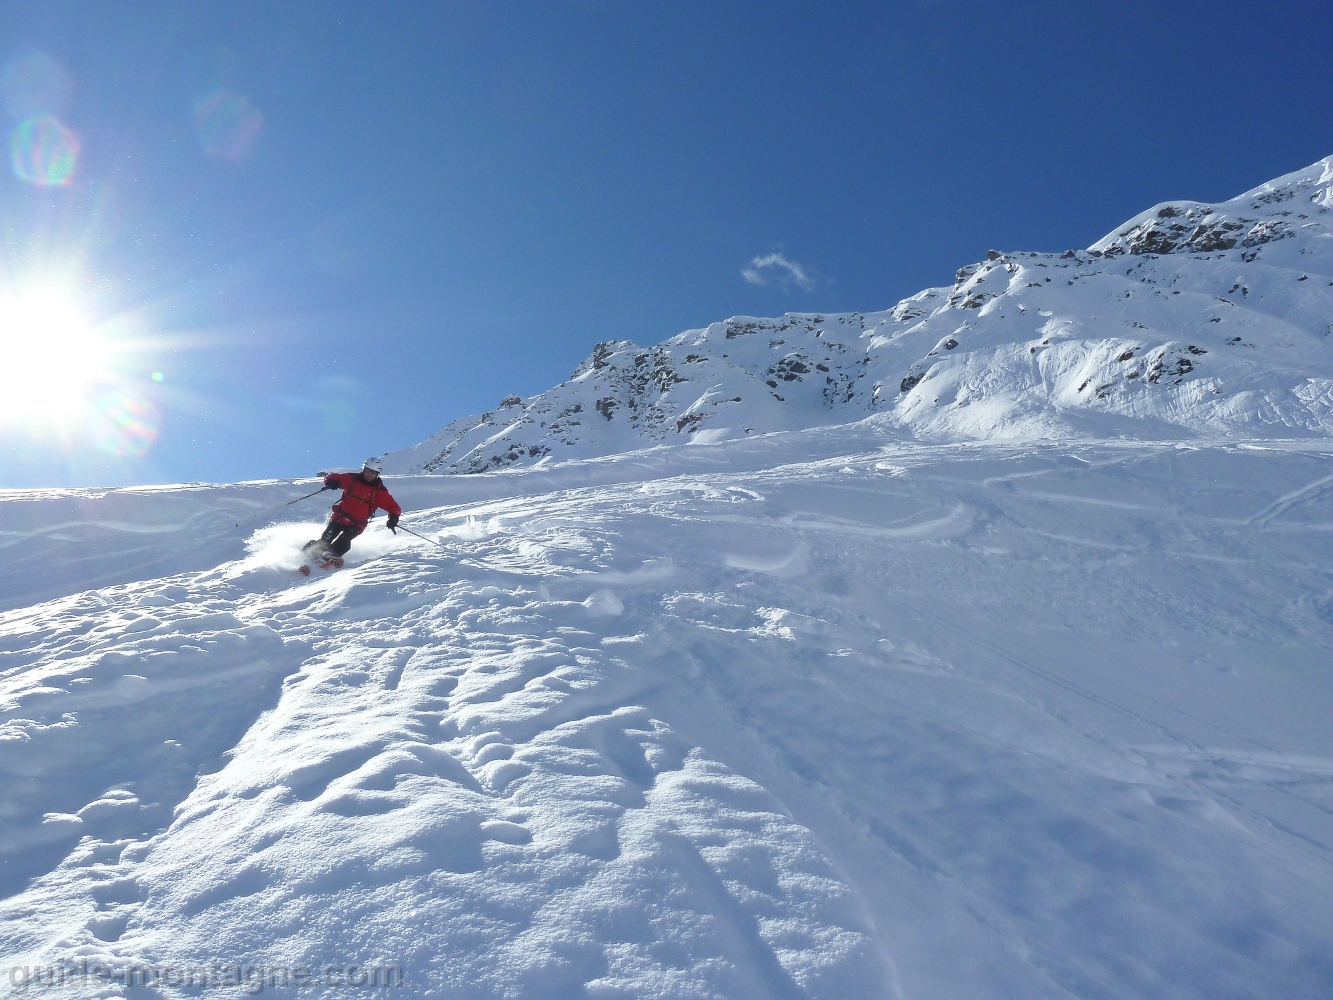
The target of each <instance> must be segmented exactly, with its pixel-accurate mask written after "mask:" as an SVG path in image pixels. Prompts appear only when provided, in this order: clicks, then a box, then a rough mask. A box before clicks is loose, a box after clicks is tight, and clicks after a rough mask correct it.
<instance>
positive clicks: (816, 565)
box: [0, 417, 1333, 1000]
mask: <svg viewBox="0 0 1333 1000" xmlns="http://www.w3.org/2000/svg"><path fill="white" fill-rule="evenodd" d="M876 419H887V418H882V417H881V418H876ZM390 484H391V485H392V486H393V487H394V488H395V491H396V492H397V493H398V495H399V496H400V497H401V498H402V499H403V500H404V503H405V506H406V507H408V508H409V510H410V513H409V514H407V515H406V516H405V518H404V524H405V525H411V526H413V527H414V528H415V529H416V530H418V531H420V532H421V533H422V534H424V535H426V536H428V537H429V538H430V539H434V540H435V541H426V540H422V539H417V538H413V537H411V536H404V535H402V534H400V535H398V536H392V535H389V534H388V533H387V532H385V531H384V530H383V529H382V528H372V530H371V531H370V532H368V533H367V535H366V536H364V537H363V539H362V540H361V541H359V542H358V544H357V547H356V548H354V550H353V553H352V558H351V560H350V562H349V565H348V567H347V568H346V569H344V570H342V571H340V572H337V573H333V574H326V575H317V576H316V577H314V578H312V579H310V580H304V579H300V578H298V577H296V576H295V575H294V574H292V573H291V571H290V567H291V566H292V565H294V563H295V560H296V550H297V546H298V545H299V543H300V542H301V541H303V540H304V539H305V538H307V537H309V536H310V534H311V533H312V532H313V531H314V530H315V528H316V526H317V523H318V522H317V521H316V520H314V518H316V517H317V510H316V509H315V507H314V505H315V501H310V502H309V503H310V506H309V507H306V508H296V510H299V511H303V513H302V514H300V515H297V514H295V513H294V514H293V517H297V516H301V517H308V518H311V520H307V521H295V520H294V521H292V522H289V523H275V524H269V525H265V526H264V527H261V528H259V529H258V530H253V531H249V532H246V531H237V530H236V529H234V527H233V524H234V522H235V520H236V519H238V517H239V516H240V515H241V513H242V512H247V511H255V510H258V509H261V507H262V505H265V504H270V503H275V502H277V501H278V500H279V499H282V498H286V497H292V496H299V495H300V493H301V492H306V489H305V488H304V484H299V483H292V484H282V483H268V484H248V485H240V486H224V487H211V488H205V487H181V488H163V489H158V490H134V491H110V492H107V493H106V494H104V495H101V496H93V495H91V494H90V493H88V492H87V491H84V492H81V493H77V494H76V493H54V492H53V493H47V494H10V495H7V496H6V497H5V498H4V502H5V503H6V505H7V508H8V510H9V511H10V512H11V516H10V517H8V518H7V522H8V523H13V524H18V525H22V528H21V529H16V530H15V531H14V532H13V533H12V534H11V535H10V536H8V539H7V541H8V547H7V550H6V551H7V555H8V556H9V558H10V560H11V566H18V567H40V566H48V567H54V568H52V569H50V570H49V572H47V573H46V574H45V575H44V576H42V577H41V581H42V582H41V592H40V594H39V595H37V596H35V597H34V599H32V600H25V593H24V584H23V582H22V579H21V577H19V576H18V575H17V574H15V573H12V572H11V574H9V575H8V576H7V577H6V578H5V580H4V581H3V584H2V586H3V588H4V589H3V591H0V596H2V597H3V600H4V602H5V605H6V606H7V607H8V610H6V611H4V612H3V613H0V705H3V714H2V715H0V809H3V813H4V817H5V821H4V824H3V826H2V827H0V873H2V883H3V887H2V889H0V891H2V892H3V894H4V899H3V901H0V968H3V969H4V970H5V976H6V977H9V976H11V975H12V976H13V977H14V978H12V979H9V978H6V979H5V980H4V981H5V982H6V983H12V984H14V985H15V990H14V991H15V993H22V992H23V990H22V989H21V987H22V985H23V983H24V982H25V979H24V977H25V976H26V977H28V978H27V980H26V981H27V982H28V983H29V984H30V985H29V986H28V987H27V989H28V992H29V993H30V994H31V993H32V991H34V990H36V991H37V992H41V991H40V990H39V989H38V988H37V987H36V986H35V985H32V984H33V983H35V982H36V981H37V980H36V979H34V977H37V976H40V977H47V976H49V975H50V974H51V973H52V970H55V969H64V970H67V971H66V972H65V975H66V976H67V977H68V976H69V975H74V976H75V977H77V976H78V970H79V969H80V964H79V963H80V962H86V963H87V965H86V966H84V968H87V969H90V970H91V972H90V973H89V975H90V980H89V982H90V984H91V985H89V986H87V987H80V991H79V992H80V995H90V994H106V995H112V994H124V993H127V990H126V988H125V985H124V981H125V977H126V976H127V975H128V976H129V978H130V980H131V982H132V983H135V984H137V983H139V982H141V981H142V980H143V979H144V978H145V977H147V978H148V979H149V980H150V981H151V979H152V977H153V976H154V975H156V976H157V977H158V978H157V981H156V984H155V986H153V988H152V991H151V993H150V992H148V991H145V990H143V989H141V988H140V987H139V986H137V985H135V986H133V987H132V988H131V989H130V990H129V991H128V992H130V993H136V994H139V993H142V994H143V995H158V996H165V997H180V996H186V995H190V996H194V995H198V993H199V990H198V989H197V988H195V989H191V988H189V987H186V986H182V985H181V980H182V979H183V978H184V977H185V975H186V974H187V973H186V970H196V974H203V975H208V976H212V977H214V979H215V980H218V981H221V982H223V983H224V986H222V987H220V988H219V989H218V990H217V991H216V992H217V993H218V995H228V994H230V993H238V992H241V991H244V992H254V991H255V990H256V989H257V988H258V987H259V986H261V985H263V984H262V983H260V982H259V979H260V978H262V977H264V976H265V975H267V976H269V977H272V976H274V975H277V976H278V977H279V978H280V977H281V976H282V975H284V974H287V975H290V974H291V973H292V970H297V971H298V972H299V971H301V970H304V969H310V970H314V981H313V982H311V983H307V984H306V985H303V986H301V987H300V988H297V987H294V986H290V985H289V986H287V987H282V986H274V985H272V981H271V979H270V980H269V984H268V985H267V988H266V992H269V993H276V994H279V995H284V996H286V995H292V996H297V995H299V996H317V995H318V996H326V995H327V996H334V995H340V994H345V993H346V992H347V991H348V988H349V987H348V986H347V985H345V983H346V982H347V980H348V979H349V978H350V980H351V981H352V982H353V983H355V982H357V981H358V980H359V979H360V978H361V977H362V976H365V975H366V974H367V969H369V970H370V972H371V973H372V974H373V975H376V976H378V975H381V974H382V973H383V974H385V975H396V972H395V971H393V970H397V969H401V971H402V975H403V977H404V980H405V982H404V985H403V986H401V987H397V988H393V989H390V990H389V992H390V993H393V994H394V995H408V994H410V995H413V996H436V997H450V998H455V997H459V998H466V997H502V996H507V997H540V998H546V997H551V998H554V997H574V996H587V997H630V996H633V997H746V998H750V997H826V998H835V997H837V998H841V997H912V998H918V997H938V998H954V997H969V998H991V997H993V998H997V1000H999V998H1003V1000H1011V998H1013V997H1020V996H1021V997H1025V998H1026V997H1051V998H1055V997H1087V998H1093V997H1096V998H1102V997H1108V998H1109V997H1125V998H1130V997H1132V998H1146V997H1173V998H1174V997H1182V998H1183V997H1197V998H1209V1000H1216V998H1224V997H1237V998H1240V997H1246V998H1253V997H1274V998H1276V997H1282V998H1292V997H1307V998H1316V997H1327V996H1328V995H1329V992H1328V989H1329V983H1330V982H1333V961H1330V956H1331V955H1333V902H1330V901H1331V900H1333V737H1331V736H1330V733H1329V727H1328V719H1329V714H1330V710H1333V676H1331V675H1330V671H1329V666H1328V665H1329V663H1330V656H1329V652H1330V646H1331V645H1333V573H1331V572H1330V565H1333V562H1331V561H1330V555H1331V554H1333V545H1331V544H1330V542H1331V541H1333V530H1331V529H1333V445H1330V444H1329V443H1328V441H1326V440H1324V441H1320V440H1313V439H1307V440H1306V441H1304V442H1300V441H1287V442H1267V443H1265V442H1248V443H1247V442H1229V443H1228V442H1221V443H1219V442H1212V443H1209V442H1200V441H1193V442H1134V441H1117V442H1104V443H1092V442H1083V443H1075V444H1067V445H1060V444H1051V443H1046V444H1037V443H1025V442H1009V443H1005V442H989V443H952V444H930V443H913V442H897V443H894V442H889V443H887V444H886V443H885V442H884V439H883V436H882V434H881V433H880V432H879V431H877V430H876V429H875V428H874V427H872V426H868V425H866V424H859V425H851V426H844V427H827V428H814V429H809V430H804V431H793V432H787V433H777V434H767V435H763V436H761V437H757V438H749V439H739V440H732V441H723V442H719V443H714V444H711V445H702V446H699V447H692V448H685V449H672V450H659V451H653V452H648V453H641V454H637V455H629V456H625V457H622V458H619V459H616V460H613V461H586V462H574V463H566V464H564V465H559V466H552V465H551V464H550V463H548V464H547V466H545V467H543V468H540V469H514V470H511V471H508V472H503V473H491V474H486V475H479V476H468V477H439V476H419V477H402V478H397V479H391V480H390ZM179 523H188V524H189V525H190V530H189V531H182V530H174V528H173V527H172V526H173V525H175V524H179ZM108 526H109V527H108ZM94 528H96V530H94ZM145 539H151V540H152V543H153V544H152V545H151V546H149V545H145ZM386 969H388V970H390V972H389V973H384V972H383V970H386ZM11 970H18V971H16V972H14V971H11ZM34 970H38V971H36V972H35V971H34ZM69 970H73V971H72V972H70V971H69ZM330 970H333V971H332V973H330ZM99 972H100V973H103V974H104V976H105V978H106V979H107V980H109V981H108V982H106V983H103V984H100V985H99V980H98V979H97V976H98V974H99ZM330 975H332V979H331V980H328V981H326V978H325V977H326V976H330ZM58 976H59V974H57V978H58ZM113 976H114V978H113ZM237 978H239V979H240V980H241V981H242V983H245V982H247V981H248V985H246V986H241V987H236V986H226V985H225V984H226V982H227V981H229V980H234V979H237ZM66 988H68V987H66Z"/></svg>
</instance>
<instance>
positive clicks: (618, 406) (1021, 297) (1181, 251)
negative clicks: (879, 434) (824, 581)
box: [386, 157, 1333, 473]
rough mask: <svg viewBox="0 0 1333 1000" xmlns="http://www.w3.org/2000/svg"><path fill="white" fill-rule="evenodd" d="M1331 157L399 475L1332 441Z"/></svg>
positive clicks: (572, 389)
mask: <svg viewBox="0 0 1333 1000" xmlns="http://www.w3.org/2000/svg"><path fill="white" fill-rule="evenodd" d="M1330 207H1333V157H1329V158H1326V159H1323V160H1320V161H1319V162H1318V163H1315V164H1313V165H1312V166H1310V167H1307V168H1305V169H1304V170H1299V171H1296V172H1295V173H1292V174H1288V175H1286V176H1285V177H1280V178H1278V179H1276V180H1274V181H1270V182H1268V183H1266V184H1263V185H1260V186H1259V187H1257V188H1254V189H1253V190H1251V191H1247V192H1246V193H1245V194H1243V195H1240V196H1239V197H1237V198H1235V199H1233V200H1231V201H1228V202H1225V203H1221V204H1216V205H1204V204H1200V203H1198V202H1188V201H1174V202H1167V203H1163V204H1160V205H1157V206H1154V207H1153V208H1151V209H1149V210H1148V211H1146V212H1144V213H1142V214H1141V215H1139V216H1136V217H1135V218H1133V219H1131V220H1129V221H1128V222H1127V223H1125V224H1124V225H1122V226H1120V227H1118V228H1117V229H1116V230H1115V231H1113V232H1112V233H1110V234H1109V235H1107V236H1106V237H1104V238H1103V239H1101V240H1099V241H1097V242H1096V243H1094V244H1093V245H1092V246H1091V247H1089V248H1088V249H1087V250H1068V251H1065V252H1064V253H1058V254H1054V253H1000V252H998V251H994V250H992V251H990V252H989V253H988V254H987V257H986V259H985V260H983V261H980V262H978V263H975V264H971V265H969V266H967V267H963V268H961V269H959V271H958V273H957V275H956V277H955V281H954V284H953V285H952V286H944V287H939V288H927V289H924V290H923V291H921V292H918V293H917V294H915V295H913V296H911V297H910V298H907V299H904V300H902V301H901V302H899V303H898V304H897V305H896V306H894V307H893V308H892V309H888V310H885V311H882V312H866V313H862V312H852V313H843V314H817V313H808V314H802V313H789V314H787V315H785V316H783V317H781V318H777V319H763V318H758V317H733V318H732V319H729V320H726V321H725V322H721V323H713V324H712V325H710V326H708V327H706V328H704V329H698V330H687V331H686V332H684V333H681V334H679V335H677V336H675V337H672V338H670V339H669V340H666V341H664V342H663V343H661V344H658V345H656V346H654V347H650V348H643V347H639V346H638V345H636V344H635V343H633V342H632V341H630V340H616V341H608V342H605V343H601V344H598V345H597V346H596V347H595V348H594V349H593V352H592V354H591V356H590V357H589V358H588V359H587V360H586V361H585V362H583V364H581V365H580V366H579V367H578V368H577V369H576V370H575V371H574V373H573V375H571V377H570V379H569V380H568V381H566V382H563V383H561V384H560V385H557V386H556V387H554V388H553V389H550V390H548V391H547V392H544V393H541V394H540V395H538V396H535V397H531V398H529V399H526V400H525V399H521V398H519V397H518V396H509V397H506V399H504V400H503V401H502V402H501V404H500V406H499V407H498V408H496V409H495V410H493V411H490V412H487V413H483V414H480V415H476V416H470V417H464V418H462V419H460V420H455V421H454V422H453V423H451V424H449V425H448V426H447V427H445V428H444V429H443V430H441V431H440V432H438V433H437V434H435V435H434V436H432V437H431V438H430V439H429V440H427V441H425V442H423V443H422V444H419V445H417V446H415V447H413V448H407V449H403V450H401V451H396V452H391V453H390V454H389V455H388V456H387V457H386V467H387V469H388V470H389V471H391V472H426V473H458V472H483V471H488V470H494V469H500V468H505V467H510V466H518V465H528V464H535V463H538V462H549V461H562V460H566V459H578V458H589V457H595V456H604V455H612V454H619V453H621V452H625V451H630V450H635V449H640V448H644V447H652V446H655V445H664V444H665V445H670V444H685V443H696V442H697V443H704V442H714V441H719V440H726V439H729V438H736V437H744V436H747V435H753V434H760V433H766V432H771V431H778V430H793V429H799V428H806V427H815V426H821V425H827V424H840V423H848V422H853V421H857V420H862V419H866V418H874V419H875V421H876V423H877V424H878V425H880V426H881V429H882V430H883V432H884V433H885V434H886V435H888V436H894V437H900V436H903V435H909V436H912V435H914V436H917V437H919V438H924V439H928V440H985V439H996V438H1005V439H1024V438H1029V439H1030V438H1050V437H1064V436H1068V435H1070V434H1090V435H1093V436H1096V437H1105V436H1120V437H1147V438H1160V437H1181V436H1196V435H1206V436H1210V437H1211V436H1216V435H1219V434H1221V435H1228V436H1231V435H1242V436H1252V435H1260V436H1267V435H1274V434H1276V435H1279V436H1288V437H1291V436H1311V435H1313V436H1326V435H1328V434H1330V433H1331V432H1333V338H1330V337H1329V332H1330V328H1331V321H1333V242H1330V241H1333V228H1330V215H1329V209H1330Z"/></svg>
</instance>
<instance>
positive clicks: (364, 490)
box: [304, 458, 403, 566]
mask: <svg viewBox="0 0 1333 1000" xmlns="http://www.w3.org/2000/svg"><path fill="white" fill-rule="evenodd" d="M383 468H384V463H383V462H381V461H380V460H379V459H378V458H368V459H366V460H365V462H364V463H363V464H362V466H361V471H360V472H332V473H330V474H329V475H327V476H325V477H324V488H325V489H330V490H342V491H343V495H342V496H341V497H340V498H339V499H338V502H337V503H335V504H334V505H333V513H331V514H330V515H329V523H328V527H326V528H325V529H324V534H322V535H320V536H319V538H318V539H311V540H310V541H309V542H307V543H306V545H305V550H304V551H309V550H310V549H313V548H316V547H318V548H319V549H320V551H321V552H323V553H326V558H328V559H330V560H334V559H336V560H337V564H338V565H339V566H341V565H342V557H343V556H344V555H346V554H347V550H348V549H350V548H351V547H352V539H353V538H355V537H356V536H357V535H359V534H361V532H363V531H365V530H366V524H367V522H369V521H370V518H371V515H372V514H374V513H375V511H377V510H384V511H386V512H388V515H389V521H388V525H387V527H388V528H389V530H390V531H392V532H393V533H394V534H395V535H396V534H398V531H397V528H398V518H399V516H400V515H401V514H402V513H403V509H402V508H401V507H399V506H398V501H397V500H395V499H394V498H393V497H392V496H391V495H390V494H389V491H388V490H386V489H385V488H384V481H383V480H382V479H380V472H381V470H383Z"/></svg>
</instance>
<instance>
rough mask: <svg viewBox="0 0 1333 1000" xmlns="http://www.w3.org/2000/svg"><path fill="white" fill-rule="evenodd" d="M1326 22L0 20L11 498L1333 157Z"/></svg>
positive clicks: (1042, 242)
mask: <svg viewBox="0 0 1333 1000" xmlns="http://www.w3.org/2000/svg"><path fill="white" fill-rule="evenodd" d="M1331 27H1333V12H1330V11H1329V10H1327V9H1324V8H1322V7H1320V6H1318V5H1310V4H1295V3H1292V4H1282V3H1275V4H1264V5H1255V4H1253V3H1216V2H1210V3H1169V4H1168V3H1162V4H1143V3H1117V4H1077V3H1076V4H1070V3H1067V2H1064V3H1022V2H1018V3H1003V4H998V3H994V2H987V3H973V2H965V0H954V2H934V3H925V2H908V3H899V4H892V3H889V4H886V3H876V4H857V3H844V4H827V3H822V4H813V3H812V4H790V3H778V4H759V3H717V2H705V3H687V2H672V3H661V4H648V3H630V2H614V3H602V2H569V3H544V4H506V3H467V4H448V3H424V4H410V3H395V4H375V5H366V4H336V3H301V4H272V3H231V4H162V5H157V4H151V3H135V4H114V5H113V4H85V3H78V4H58V3H44V4H25V5H19V4H8V5H5V6H4V7H3V8H0V39H3V42H0V46H2V47H0V66H3V67H4V72H5V77H4V82H5V100H6V109H5V115H6V116H5V117H4V118H3V122H2V124H3V127H4V129H5V130H6V131H7V132H8V133H9V134H10V140H11V141H10V143H9V144H8V145H7V146H6V151H7V153H8V154H9V159H10V162H9V163H8V164H7V166H8V167H9V169H6V170H5V171H4V175H3V177H0V237H2V239H0V255H3V256H0V282H2V283H3V284H2V285H0V343H4V344H5V345H6V352H7V355H8V356H9V358H10V360H11V365H10V366H9V367H8V369H7V374H8V379H7V381H9V382H10V384H11V388H10V390H8V392H9V395H10V397H11V402H10V404H9V405H8V406H5V405H4V404H3V403H2V402H0V448H3V450H4V452H5V453H6V458H7V461H5V462H4V464H3V466H2V468H3V475H0V486H41V485H51V486H56V485H116V484H125V483H154V482H177V481H194V480H206V481H233V480H239V479H252V478H261V477H268V476H296V475H304V474H309V473H312V472H314V471H315V470H318V469H322V468H326V467H331V466H336V465H347V464H353V463H356V462H358V461H359V460H360V459H361V458H362V457H364V456H365V455H367V454H370V453H380V452H383V451H386V450H389V449H393V448H399V447H403V446H406V445H410V444H414V443H416V442H417V441H419V440H421V439H423V438H425V437H427V436H428V435H429V434H431V433H432V432H434V431H435V430H437V429H438V428H440V427H441V426H443V425H444V424H445V423H447V422H449V421H450V420H452V419H453V418H455V417H458V416H461V415H463V414H466V413H473V412H479V411H481V410H484V409H488V408H491V407H493V406H494V405H495V404H496V403H498V402H499V400H500V399H501V398H502V397H503V396H504V395H506V394H508V393H511V392H517V393H519V394H521V395H530V394H533V393H537V392H540V391H542V390H544V389H546V388H548V387H550V386H551V385H553V384H555V383H557V382H559V381H561V380H563V379H564V378H565V377H567V376H568V374H569V372H570V371H571V370H572V369H573V368H574V366H575V365H576V364H577V363H578V362H579V361H580V360H582V359H583V358H584V357H585V356H586V355H587V354H588V353H589V351H590V350H591V347H592V345H593V344H594V343H596V342H597V341H600V340H606V339H611V338H629V339H633V340H635V341H637V342H639V343H641V344H650V343H654V342H656V341H659V340H661V339H664V338H666V337H668V336H671V335H672V334H674V333H677V332H679V331H680V330H683V329H687V328H690V327H695V326H702V325H705V324H707V323H709V322H712V321H714V320H719V319H724V318H726V317H727V316H731V315H736V314H752V315H754V314H757V315H777V314H781V313H783V312H785V311H812V310H819V311H835V310H852V309H862V310H867V309H876V308H884V307H887V306H890V305H892V304H893V303H894V302H896V301H897V300H898V299H899V298H901V297H903V296H905V295H910V294H912V293H913V292H915V291H917V290H919V289H920V288H922V287H925V286H928V285H936V284H944V283H948V282H949V281H951V280H952V275H953V272H954V271H955V270H956V269H957V268H958V267H960V266H962V265H963V264H966V263H969V262H971V261H974V260H976V259H979V258H980V257H982V256H983V255H984V254H985V251H986V250H987V249H989V248H992V247H994V248H997V249H1005V250H1016V249H1032V250H1062V249H1065V248H1068V247H1074V246H1086V245H1087V244H1089V243H1091V242H1092V241H1094V240H1095V239H1097V238H1098V237H1100V236H1101V235H1103V234H1104V233H1105V232H1106V231H1108V230H1109V229H1111V228H1112V227H1114V226H1115V225H1116V224H1118V223H1119V222H1121V221H1123V220H1124V219H1126V218H1128V217H1129V216H1131V215H1133V214H1135V213H1137V212H1139V211H1141V210H1142V209H1144V208H1147V207H1148V206H1150V205H1152V204H1153V203H1155V202H1158V201H1163V200H1166V199H1169V198H1197V199H1200V200H1220V199H1223V198H1227V197H1231V196H1233V195H1235V194H1238V193H1239V192H1240V191H1242V190H1244V189H1246V188H1248V187H1251V186H1253V185H1255V184H1258V183H1260V182H1262V181H1264V180H1267V179H1269V178H1270V177H1273V176H1276V175H1279V174H1282V173H1286V172H1288V171H1291V170H1294V169H1297V168H1299V167H1302V166H1305V165H1306V164H1308V163H1310V162H1312V161H1314V160H1316V159H1318V158H1320V157H1322V156H1326V155H1328V154H1330V153H1333V100H1330V97H1333V92H1331V88H1330V77H1329V73H1328V65H1329V63H1328V54H1327V39H1328V37H1329V33H1330V28H1331ZM756 261H757V262H758V264H756ZM765 261H767V264H765V263H764V262H765ZM783 262H786V263H785V264H784V263H783ZM788 265H790V266H788ZM793 269H795V270H793ZM747 272H748V276H747ZM6 302H8V303H9V305H8V306H6V305H5V303H6ZM15 303H18V304H19V305H17V306H16V305H15ZM51 303H56V304H55V305H52V306H51V309H53V310H54V312H52V313H51V314H50V315H56V316H57V317H63V318H60V319H59V321H56V320H52V319H50V316H49V315H48V314H47V312H46V311H45V310H47V307H48V305H50V304H51ZM62 309H64V310H66V312H68V315H66V312H62V311H61V310H62ZM6 310H7V311H6ZM34 317H35V318H34ZM75 326H79V327H80V330H78V331H75V332H71V330H73V328H74V327H75ZM88 330H92V331H93V333H92V334H89V333H88V332H87V331H88ZM89 337H92V338H93V339H92V340H90V339H88V338H89ZM80 338H82V339H80ZM69 372H76V373H77V378H75V377H74V376H72V375H69ZM15 386H18V391H17V394H15V389H14V387H15Z"/></svg>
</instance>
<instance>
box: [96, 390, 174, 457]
mask: <svg viewBox="0 0 1333 1000" xmlns="http://www.w3.org/2000/svg"><path fill="white" fill-rule="evenodd" d="M161 429H162V414H161V412H160V411H159V410H158V408H157V407H156V406H154V405H153V403H152V401H151V400H148V399H145V398H144V397H143V396H140V395H138V394H137V393H133V392H129V391H127V390H123V389H117V390H115V391H112V392H108V393H105V394H104V395H102V396H99V397H98V398H97V400H96V401H95V402H94V403H93V442H94V443H95V444H96V445H97V447H98V450H100V451H103V452H105V453H106V454H108V455H112V456H114V457H116V458H138V457H139V456H141V455H143V454H145V453H146V452H147V451H148V449H149V448H151V447H152V446H153V442H154V441H156V440H157V435H158V433H159V432H160V430H161Z"/></svg>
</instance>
